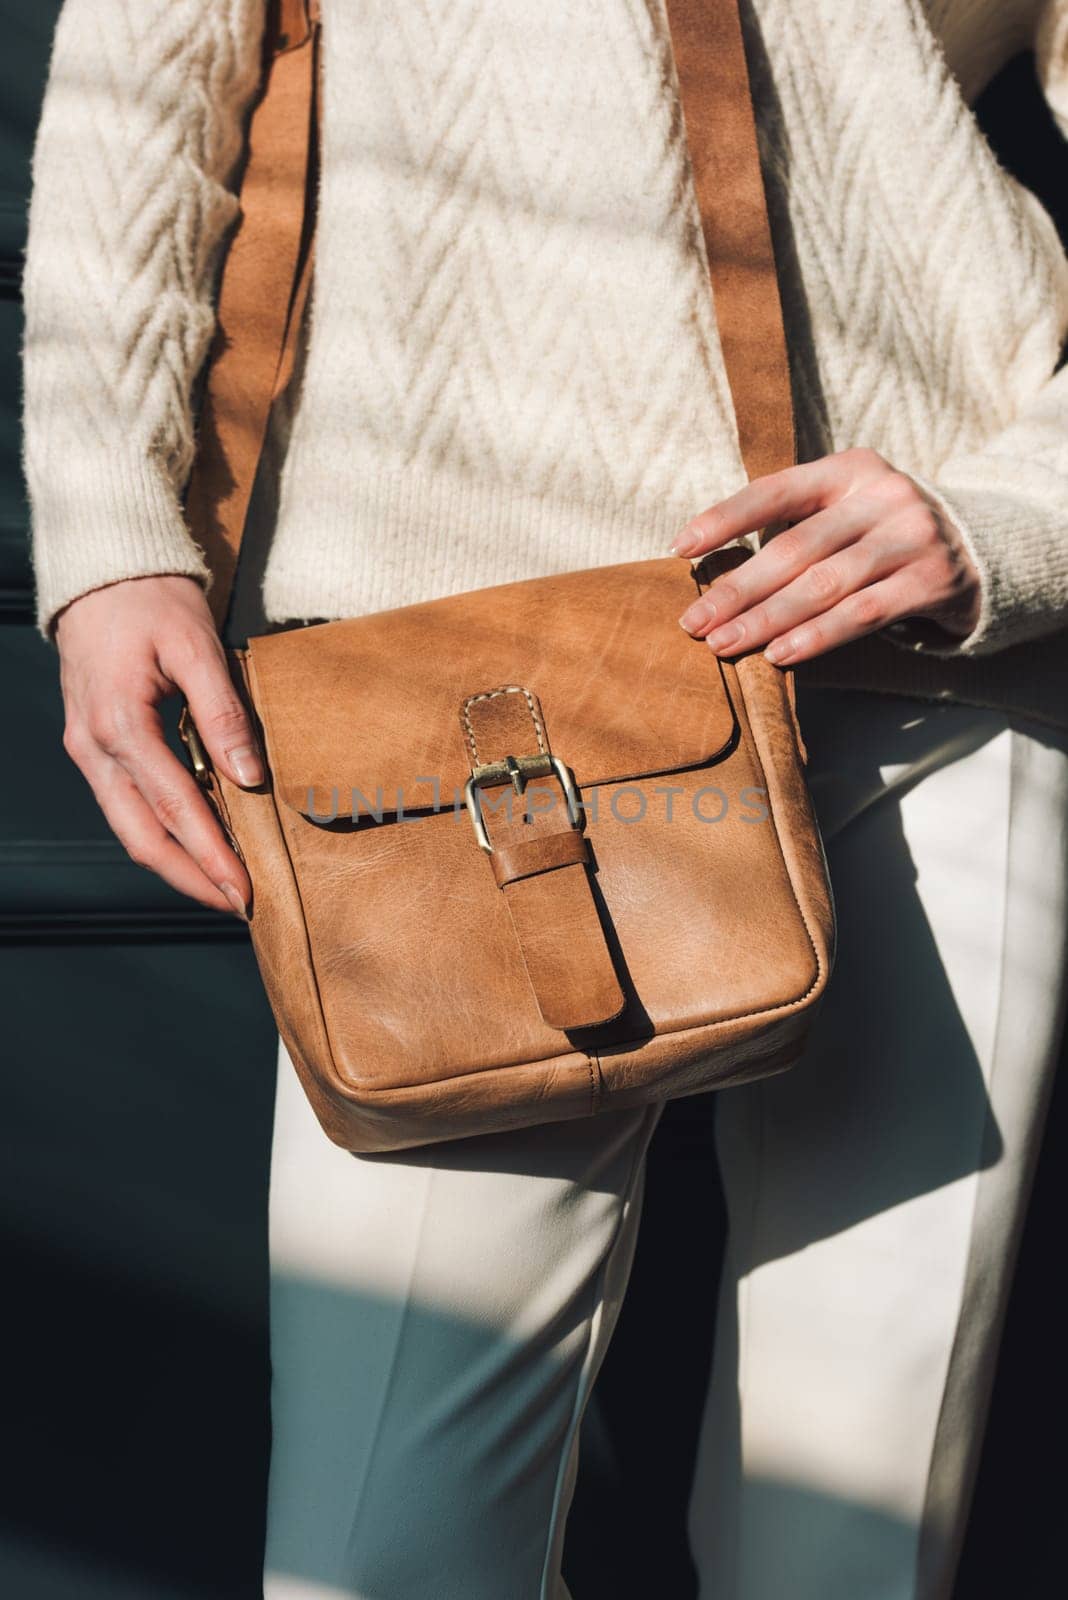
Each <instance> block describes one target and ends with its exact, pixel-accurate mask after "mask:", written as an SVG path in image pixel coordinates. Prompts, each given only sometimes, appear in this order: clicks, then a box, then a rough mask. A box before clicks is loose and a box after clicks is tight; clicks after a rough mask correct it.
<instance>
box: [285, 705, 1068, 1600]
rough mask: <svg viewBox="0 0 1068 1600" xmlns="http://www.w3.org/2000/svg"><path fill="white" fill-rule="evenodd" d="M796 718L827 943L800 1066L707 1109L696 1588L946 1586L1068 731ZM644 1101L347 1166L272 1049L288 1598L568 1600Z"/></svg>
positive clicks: (696, 1235) (1054, 959) (637, 1204)
mask: <svg viewBox="0 0 1068 1600" xmlns="http://www.w3.org/2000/svg"><path fill="white" fill-rule="evenodd" d="M799 699H800V713H801V719H802V727H803V729H804V732H805V736H806V739H807V741H808V744H809V753H810V764H809V777H810V782H811V785H812V790H813V794H814V797H815V800H816V805H817V809H818V811H819V815H820V819H821V823H822V826H823V830H824V837H825V840H826V843H827V851H828V857H829V860H830V864H831V876H832V881H833V884H834V889H835V896H836V901H837V907H838V920H839V940H840V951H839V959H838V965H837V968H836V971H835V974H834V977H833V979H832V983H831V987H830V990H829V993H828V997H827V1001H826V1004H825V1006H824V1009H823V1011H822V1013H821V1014H820V1017H819V1019H818V1021H817V1024H816V1026H815V1029H814V1032H813V1034H812V1038H811V1043H810V1046H809V1048H808V1049H807V1051H806V1054H805V1057H804V1059H803V1061H802V1062H801V1063H800V1064H799V1065H797V1066H796V1067H795V1068H794V1069H793V1070H792V1071H790V1072H789V1073H787V1074H785V1075H783V1076H781V1077H777V1078H774V1079H769V1080H767V1081H765V1082H763V1083H758V1084H754V1085H750V1086H748V1087H745V1088H740V1089H733V1090H726V1091H724V1092H723V1093H722V1094H721V1095H720V1096H719V1097H718V1102H717V1135H716V1137H717V1144H718V1155H719V1162H720V1167H721V1172H722V1177H723V1182H724V1186H725V1190H726V1195H727V1203H728V1211H729V1218H730V1227H729V1241H728V1261H727V1266H726V1269H725V1272H724V1275H723V1280H722V1285H721V1291H720V1313H719V1319H718V1327H717V1335H716V1348H715V1353H714V1360H713V1364H712V1378H711V1383H710V1386H709V1390H708V1393H707V1395H706V1396H695V1397H694V1404H695V1405H702V1404H703V1406H704V1411H703V1422H702V1430H701V1443H700V1450H699V1456H698V1462H697V1468H696V1472H695V1474H694V1478H693V1484H692V1491H691V1496H690V1504H689V1532H690V1543H691V1549H692V1554H693V1559H694V1562H695V1564H696V1567H697V1569H698V1572H699V1574H700V1594H701V1600H947V1597H948V1596H949V1595H950V1593H951V1589H952V1581H953V1573H954V1568H955V1564H956V1559H957V1553H958V1544H959V1540H960V1536H961V1532H962V1526H963V1522H964V1519H965V1517H966V1514H967V1509H968V1500H969V1495H970V1490H971V1484H972V1479H973V1474H974V1470H975V1466H976V1458H977V1454H978V1451H979V1448H980V1445H981V1439H982V1429H983V1422H984V1416H985V1409H986V1404H987V1399H988V1395H989V1390H990V1385H991V1379H992V1372H993V1366H994V1362H995V1358H996V1353H997V1343H998V1336H999V1331H1000V1324H1001V1320H1002V1315H1003V1311H1004V1306H1005V1301H1006V1295H1007V1291H1008V1285H1009V1278H1010V1271H1011V1265H1012V1260H1013V1257H1014V1253H1015V1248H1016V1244H1017V1239H1018V1235H1019V1232H1020V1227H1021V1222H1022V1218H1023V1214H1024V1210H1025V1207H1026V1201H1027V1193H1028V1188H1029V1182H1030V1177H1031V1174H1032V1170H1033V1164H1034V1158H1035V1154H1036V1147H1037V1143H1038V1139H1039V1136H1040V1133H1041V1129H1042V1122H1043V1117H1044V1112H1045V1106H1046V1102H1047V1094H1048V1090H1049V1087H1050V1079H1051V1075H1052V1071H1053V1066H1054V1062H1055V1058H1056V1053H1057V1047H1058V1040H1059V1034H1060V1029H1061V1025H1062V1020H1063V1001H1064V992H1065V955H1066V951H1065V942H1066V941H1065V922H1066V882H1068V849H1066V822H1065V818H1066V801H1068V754H1066V741H1065V740H1064V739H1062V738H1061V737H1060V736H1055V735H1051V734H1049V733H1047V732H1045V731H1044V730H1042V729H1040V728H1038V727H1037V726H1036V725H1034V724H1028V723H1023V722H1020V721H1018V720H1017V721H1013V720H1010V719H1007V718H1006V717H1005V716H1004V715H1002V714H1001V713H999V712H994V711H980V710H973V709H970V708H967V707H962V706H950V705H931V704H926V703H923V702H919V701H914V700H905V699H899V698H896V697H890V696H875V695H868V694H863V693H859V692H852V691H833V690H815V689H807V690H806V689H802V690H801V691H800V696H799ZM710 959H711V956H710ZM658 1115H659V1110H658V1108H656V1107H650V1108H648V1109H646V1110H644V1111H624V1112H615V1113H611V1114H605V1115H602V1116H600V1117H598V1118H596V1119H593V1120H589V1121H581V1122H571V1123H564V1124H559V1125H555V1126H548V1127H543V1128H538V1129H533V1130H530V1131H525V1132H521V1133H517V1134H510V1135H505V1136H500V1137H489V1138H483V1139H472V1140H466V1141H463V1142H460V1143H455V1144H447V1145H442V1146H439V1147H435V1148H433V1149H426V1150H421V1151H414V1152H411V1151H409V1152H402V1153H401V1154H399V1155H392V1156H379V1157H367V1156H353V1155H350V1154H347V1153H346V1152H344V1151H341V1150H339V1149H337V1148H336V1147H334V1146H332V1145H331V1144H329V1142H328V1141H327V1139H326V1138H325V1136H324V1135H323V1134H322V1133H321V1132H320V1130H319V1128H318V1126H317V1124H316V1123H315V1121H314V1118H313V1116H312V1113H311V1111H310V1110H309V1108H308V1106H307V1105H306V1103H305V1100H304V1098H303V1095H302V1093H301V1091H300V1089H299V1087H298V1086H297V1083H296V1079H295V1076H294V1074H293V1070H292V1067H291V1065H290V1063H289V1061H288V1060H287V1059H286V1057H285V1054H284V1051H283V1052H282V1057H281V1060H280V1071H279V1078H278V1094H277V1110H276V1122H275V1134H274V1147H273V1158H272V1174H271V1217H270V1228H271V1259H272V1290H271V1318H272V1330H271V1339H272V1361H273V1391H272V1412H273V1427H274V1447H273V1456H272V1464H271V1474H270V1494H269V1512H268V1548H267V1561H266V1574H265V1595H266V1600H334V1597H340V1596H347V1597H351V1596H358V1597H360V1600H566V1597H567V1590H566V1588H565V1586H564V1583H563V1580H562V1578H561V1576H560V1559H561V1547H562V1542H563V1532H564V1523H565V1517H566V1514H567V1509H568V1504H569V1500H570V1496H571V1491H572V1487H573V1484H574V1476H575V1469H576V1462H577V1446H578V1430H579V1423H580V1420H581V1417H582V1413H583V1408H584V1406H585V1404H586V1401H587V1399H588V1397H589V1393H590V1388H591V1385H592V1383H593V1380H594V1377H595V1375H596V1372H597V1369H598V1367H599V1365H600V1362H601V1359H602V1357H603V1355H604V1352H605V1349H606V1347H607V1343H608V1341H609V1339H610V1337H611V1334H612V1329H613V1326H614V1323H615V1320H616V1316H617V1313H618V1310H619V1306H620V1303H621V1300H622V1297H623V1294H624V1292H625V1289H626V1284H627V1277H628V1272H629V1269H630V1263H631V1258H632V1253H633V1247H634V1241H635V1234H636V1229H637V1225H638V1220H639V1214H640V1208H641V1198H642V1185H643V1166H644V1157H645V1152H646V1148H647V1145H648V1141H649V1139H650V1136H651V1134H652V1132H653V1129H654V1127H655V1125H656V1122H657V1119H658ZM678 1227H679V1229H680V1230H683V1231H684V1232H685V1234H686V1236H687V1238H688V1239H689V1240H692V1258H693V1270H694V1272H700V1271H701V1270H702V1267H701V1263H702V1261H703V1260H704V1258H705V1255H706V1252H705V1251H704V1250H703V1248H702V1218H701V1216H699V1215H686V1216H680V1217H679V1219H678ZM711 1254H714V1252H713V1253H710V1255H711ZM635 1381H641V1382H643V1383H650V1382H652V1383H655V1381H656V1374H655V1372H654V1373H649V1372H644V1373H641V1374H636V1377H635ZM573 1600H628V1597H622V1596H618V1595H613V1596H601V1595H595V1594H590V1595H587V1594H576V1595H575V1596H574V1597H573ZM665 1600H672V1597H670V1596H667V1597H665Z"/></svg>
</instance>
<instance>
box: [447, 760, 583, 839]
mask: <svg viewBox="0 0 1068 1600" xmlns="http://www.w3.org/2000/svg"><path fill="white" fill-rule="evenodd" d="M550 773H553V774H554V775H555V776H556V777H557V778H558V779H559V782H560V787H561V788H562V789H563V791H564V800H565V802H566V805H567V815H568V820H569V822H570V823H571V826H572V827H573V828H581V826H582V806H581V802H580V801H579V797H578V790H577V789H576V788H575V779H574V775H573V773H572V772H571V769H570V767H566V766H565V765H564V763H563V762H562V761H561V760H560V757H559V756H552V755H537V756H519V757H518V758H517V757H516V756H505V758H504V760H503V761H491V762H488V763H487V764H486V765H485V766H481V767H476V768H475V770H474V771H473V772H472V774H471V776H470V777H469V778H468V780H467V782H466V783H465V784H464V805H465V806H466V807H467V814H468V816H469V817H470V818H471V826H472V828H474V830H475V838H476V840H477V841H478V847H479V849H480V850H485V851H486V852H487V854H488V855H492V854H493V845H492V844H491V843H490V836H489V834H488V833H487V832H486V820H485V818H484V817H483V815H482V800H481V797H480V791H481V790H482V789H486V788H488V787H489V786H490V785H491V784H497V783H510V784H511V785H512V788H513V789H514V790H515V792H516V794H519V795H521V794H522V793H523V792H524V790H525V789H526V787H527V784H528V783H529V781H530V779H531V778H547V777H548V776H549V774H550Z"/></svg>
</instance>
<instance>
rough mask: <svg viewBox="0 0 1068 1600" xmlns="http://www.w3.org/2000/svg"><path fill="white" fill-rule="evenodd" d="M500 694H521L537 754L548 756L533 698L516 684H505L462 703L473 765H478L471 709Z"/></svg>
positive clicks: (465, 729)
mask: <svg viewBox="0 0 1068 1600" xmlns="http://www.w3.org/2000/svg"><path fill="white" fill-rule="evenodd" d="M502 694H521V695H522V696H523V698H524V700H525V701H526V703H527V710H528V711H529V712H530V720H531V722H532V723H533V724H534V734H535V737H536V738H537V741H538V754H539V755H543V756H547V755H548V754H549V746H548V743H547V742H546V738H545V730H544V728H543V727H542V723H541V718H540V717H539V716H538V713H537V709H536V707H535V705H534V696H533V695H532V694H531V692H530V690H529V689H524V688H523V687H522V686H521V685H520V684H518V683H507V684H505V685H504V686H503V688H500V689H487V690H486V691H485V693H483V694H473V695H469V696H468V698H467V699H466V700H465V701H464V705H463V711H462V713H461V718H462V721H463V725H464V732H465V733H466V735H467V743H468V746H469V748H470V751H471V759H472V761H473V762H474V764H475V765H476V766H477V765H478V741H477V740H476V738H475V730H474V728H473V727H472V726H471V707H472V706H473V705H476V704H477V703H478V701H480V700H496V699H497V698H498V696H499V695H502Z"/></svg>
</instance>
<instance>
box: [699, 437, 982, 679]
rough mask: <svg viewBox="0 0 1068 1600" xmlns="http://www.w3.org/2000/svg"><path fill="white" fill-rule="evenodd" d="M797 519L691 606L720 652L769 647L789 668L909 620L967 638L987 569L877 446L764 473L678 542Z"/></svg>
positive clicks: (712, 542) (708, 541)
mask: <svg viewBox="0 0 1068 1600" xmlns="http://www.w3.org/2000/svg"><path fill="white" fill-rule="evenodd" d="M778 523H787V524H789V526H788V527H786V528H785V529H784V531H783V532H782V533H779V534H777V535H775V537H774V538H771V539H769V540H768V541H767V543H766V544H765V545H764V547H763V548H762V549H761V550H760V551H759V552H758V553H757V554H756V555H755V556H753V557H752V558H751V559H750V560H748V561H745V562H743V563H742V565H741V566H739V567H735V568H732V569H731V570H730V571H729V572H726V573H724V574H723V576H722V577H719V578H716V579H715V580H714V581H713V582H712V583H711V584H710V585H709V587H708V588H707V589H706V591H705V592H704V594H702V595H701V597H700V599H698V600H695V601H694V602H693V604H692V605H691V606H689V607H688V608H687V609H686V611H685V612H684V613H683V615H682V617H681V618H680V621H681V623H682V626H683V627H684V628H685V629H686V630H687V632H689V633H692V634H694V635H695V637H697V638H703V639H704V640H705V641H706V643H707V644H708V645H710V647H711V648H712V649H713V650H715V651H716V652H717V654H721V655H739V654H741V653H742V652H743V651H746V650H753V649H759V648H760V647H761V646H765V650H764V654H765V655H766V656H767V657H768V658H769V660H771V661H774V662H776V663H778V664H780V665H783V666H790V665H793V664H794V663H795V662H798V661H806V660H808V659H809V657H811V656H818V655H822V654H823V653H824V651H826V650H833V649H834V648H835V646H836V645H840V644H845V643H847V642H848V641H849V640H850V639H859V638H860V637H861V635H862V634H865V633H873V632H875V630H876V629H878V628H885V627H887V626H888V625H889V624H890V623H893V622H897V621H900V620H901V619H902V618H904V617H923V618H926V619H928V620H929V621H931V622H935V623H937V624H938V625H939V626H940V627H942V628H943V629H945V630H946V632H947V633H949V634H952V635H955V636H956V637H958V638H961V639H963V638H966V637H967V635H968V634H969V633H971V632H972V630H973V629H974V628H975V625H976V623H977V621H978V618H979V602H980V584H979V574H978V572H977V571H976V569H975V566H974V564H973V562H972V560H971V558H970V556H969V555H968V552H967V551H966V549H965V548H964V545H963V542H962V540H961V538H960V536H959V534H958V533H957V530H956V529H955V528H954V527H953V525H952V524H951V523H948V522H947V520H946V518H945V517H944V516H943V514H942V512H941V511H940V510H939V509H938V507H937V506H936V505H934V503H933V502H932V501H931V500H929V499H928V497H927V496H926V495H925V494H924V492H923V490H922V489H921V488H920V487H919V485H918V484H916V483H914V482H913V480H912V479H911V478H910V477H908V475H907V474H906V473H904V472H898V471H896V470H895V469H894V468H893V467H892V466H891V465H890V464H889V462H888V461H885V460H884V459H883V457H882V456H880V455H879V454H877V452H876V451H874V450H864V449H857V450H844V451H841V452H840V453H839V454H837V455H831V456H823V457H822V458H821V459H820V460H818V461H810V462H805V463H803V464H802V465H801V466H796V467H787V468H786V469H785V470H784V471H782V472H773V473H769V474H768V476H767V477H763V478H754V479H753V481H752V482H751V483H748V484H746V486H745V488H744V489H740V490H739V491H738V493H737V494H732V495H731V496H730V497H729V498H728V499H726V500H721V501H720V502H719V504H718V505H714V506H710V507H709V508H708V510H707V511H702V512H701V513H700V514H699V515H698V516H696V517H694V518H693V520H692V521H691V522H689V523H687V525H686V527H685V528H684V529H683V531H682V533H681V534H680V535H679V536H678V537H677V538H676V540H675V542H674V543H673V545H672V547H671V548H672V550H673V551H674V553H675V554H676V555H680V556H690V557H693V556H699V555H705V554H706V553H707V552H708V551H709V550H716V549H719V547H720V546H721V545H725V544H727V543H729V541H730V540H732V539H735V538H738V537H739V536H740V535H742V534H747V533H754V532H756V531H757V530H758V529H760V528H764V527H767V526H768V525H769V524H778Z"/></svg>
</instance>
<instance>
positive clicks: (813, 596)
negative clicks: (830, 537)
mask: <svg viewBox="0 0 1068 1600" xmlns="http://www.w3.org/2000/svg"><path fill="white" fill-rule="evenodd" d="M910 559H911V554H910V545H909V541H908V540H907V538H902V539H900V540H898V539H895V538H893V537H892V536H887V534H886V532H885V530H879V531H878V532H875V531H869V533H868V534H867V536H866V537H862V538H860V539H857V540H854V542H853V543H852V544H851V545H848V546H847V547H846V548H845V549H844V550H839V551H837V552H836V553H835V554H834V555H831V556H828V557H827V559H826V560H825V561H818V562H816V563H815V564H814V565H813V566H811V567H809V568H807V569H806V571H804V572H803V573H802V574H801V575H800V576H799V577H797V578H795V579H794V581H793V582H792V583H788V584H787V585H786V586H785V588H783V589H780V590H779V591H778V592H777V593H775V594H772V595H770V596H769V597H768V599H766V600H764V601H761V602H760V603H759V604H757V605H755V606H753V607H751V609H750V610H748V611H744V612H742V613H741V614H740V615H739V616H737V617H735V618H734V619H733V620H732V621H730V622H728V623H725V624H722V625H717V626H716V627H714V628H712V629H710V630H709V631H708V632H707V633H706V634H705V635H704V638H705V643H706V644H707V645H708V647H709V649H711V650H715V651H716V653H717V654H726V655H738V654H739V653H740V652H741V651H743V650H757V649H759V648H760V647H761V646H762V645H766V644H768V643H770V641H771V640H772V639H775V638H777V637H778V635H779V634H781V633H785V632H786V631H787V629H789V628H796V627H798V626H799V625H800V624H801V623H803V622H807V621H808V620H809V619H810V618H815V617H820V616H822V615H823V614H824V612H826V611H830V610H831V609H832V608H833V607H834V606H835V605H837V604H838V603H839V602H840V601H841V600H844V599H845V598H846V596H847V595H851V594H855V593H856V592H857V590H859V589H864V588H868V587H870V585H872V584H873V583H876V582H878V581H879V580H880V579H881V578H888V577H889V576H890V575H891V573H894V572H898V571H900V570H901V569H902V567H904V566H905V565H907V563H908V562H909V560H910Z"/></svg>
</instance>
